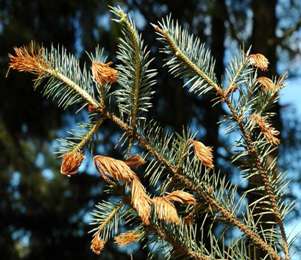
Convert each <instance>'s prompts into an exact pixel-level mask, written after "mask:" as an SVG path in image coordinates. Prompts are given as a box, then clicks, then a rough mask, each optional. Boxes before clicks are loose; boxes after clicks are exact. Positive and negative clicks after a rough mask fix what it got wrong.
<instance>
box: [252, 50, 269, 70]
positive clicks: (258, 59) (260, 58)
mask: <svg viewBox="0 0 301 260" xmlns="http://www.w3.org/2000/svg"><path fill="white" fill-rule="evenodd" d="M249 61H250V64H251V65H253V66H254V67H256V68H258V69H260V70H262V71H266V70H267V69H268V65H269V61H268V59H267V58H266V57H265V56H264V55H263V54H261V53H256V54H250V55H249Z"/></svg>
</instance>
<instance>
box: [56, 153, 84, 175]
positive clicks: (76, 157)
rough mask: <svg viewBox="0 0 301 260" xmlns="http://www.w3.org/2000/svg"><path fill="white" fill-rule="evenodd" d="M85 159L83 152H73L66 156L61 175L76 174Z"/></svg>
mask: <svg viewBox="0 0 301 260" xmlns="http://www.w3.org/2000/svg"><path fill="white" fill-rule="evenodd" d="M83 159H84V156H83V154H82V153H81V152H77V151H73V152H69V153H66V154H64V156H63V161H62V164H61V174H63V175H74V174H76V173H77V171H78V168H79V166H80V165H81V163H82V161H83Z"/></svg>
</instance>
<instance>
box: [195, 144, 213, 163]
mask: <svg viewBox="0 0 301 260" xmlns="http://www.w3.org/2000/svg"><path fill="white" fill-rule="evenodd" d="M191 142H192V144H193V147H194V153H195V155H196V156H197V157H198V159H199V160H200V161H201V162H202V164H203V165H205V167H208V168H213V167H214V165H213V155H212V148H211V147H208V146H206V145H204V144H203V143H201V142H198V141H195V140H191Z"/></svg>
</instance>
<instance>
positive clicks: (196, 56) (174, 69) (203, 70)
mask: <svg viewBox="0 0 301 260" xmlns="http://www.w3.org/2000/svg"><path fill="white" fill-rule="evenodd" d="M153 27H154V29H155V31H156V32H157V33H158V35H159V36H160V38H159V40H160V41H162V42H163V43H164V47H163V50H162V52H164V53H166V54H167V55H168V56H169V60H168V61H167V63H166V65H167V66H168V67H169V71H170V72H171V73H172V74H174V75H176V76H181V77H183V78H184V79H185V78H188V81H187V82H186V84H185V85H189V84H190V85H191V87H190V91H191V92H195V93H197V94H199V95H201V94H203V93H206V92H208V91H209V90H211V89H214V90H215V91H216V92H217V93H219V94H220V95H221V96H222V94H223V92H222V89H221V88H220V86H219V85H218V83H217V82H216V76H215V74H214V64H215V62H214V60H213V59H212V58H211V54H210V52H209V50H208V49H206V48H205V46H204V45H203V44H201V43H200V40H199V39H198V38H196V37H193V36H190V35H189V34H188V32H187V31H186V30H183V29H181V27H180V26H179V24H178V22H174V21H173V20H171V17H167V19H166V20H163V21H162V22H161V23H159V26H158V25H154V24H153ZM191 71H192V72H193V73H191ZM195 74H196V75H197V76H195Z"/></svg>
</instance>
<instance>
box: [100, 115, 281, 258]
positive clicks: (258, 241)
mask: <svg viewBox="0 0 301 260" xmlns="http://www.w3.org/2000/svg"><path fill="white" fill-rule="evenodd" d="M104 116H105V117H106V118H108V119H110V120H111V121H112V122H113V123H115V124H116V125H117V126H118V127H119V128H121V129H122V130H123V131H125V132H126V133H127V135H129V136H132V137H133V138H135V139H136V140H137V141H138V143H139V145H140V146H141V147H143V148H144V149H145V150H147V151H148V152H149V153H150V154H151V155H153V156H154V157H155V158H156V159H157V160H158V161H160V162H161V163H162V164H163V165H164V166H165V167H166V169H168V170H169V172H170V173H171V174H172V175H173V176H174V178H175V179H176V180H178V181H179V182H181V183H182V185H183V186H184V187H186V188H187V189H189V190H191V191H193V192H195V193H196V194H197V195H198V196H199V197H202V198H203V199H204V200H205V201H207V202H208V204H209V205H211V206H212V207H213V208H215V209H217V210H218V211H219V212H220V213H221V214H222V216H223V217H224V219H225V220H226V221H227V222H228V223H230V224H232V225H234V226H236V227H238V228H239V229H240V230H241V231H242V232H243V233H244V234H245V235H246V236H248V237H249V238H250V239H251V240H252V241H253V243H254V244H255V245H257V246H258V247H260V248H261V249H262V250H264V251H265V252H267V253H268V254H269V255H271V256H272V257H273V259H277V260H280V257H279V256H278V255H277V253H276V252H275V250H274V249H273V248H272V247H271V246H270V245H268V244H267V243H266V242H265V241H264V240H263V239H262V238H261V237H260V236H259V235H257V234H256V233H255V232H254V231H252V230H251V229H250V228H249V227H248V226H246V225H245V224H243V223H242V222H241V221H240V220H238V219H237V218H236V217H235V216H234V215H233V213H232V212H230V211H229V210H227V209H225V208H224V207H223V206H221V205H220V204H219V203H218V202H217V201H216V200H214V198H212V196H210V195H209V194H208V193H206V192H205V191H206V189H204V188H203V187H196V185H195V184H194V183H193V182H192V181H191V180H190V179H189V178H187V177H186V176H184V175H182V174H181V169H180V168H176V167H174V166H173V165H171V164H170V163H169V162H168V161H167V160H166V159H165V158H164V157H163V156H162V155H161V154H160V153H159V152H158V151H156V150H155V149H154V148H153V147H152V146H151V145H150V144H149V143H148V142H147V141H146V140H145V139H144V138H143V137H142V136H140V135H139V134H138V133H137V132H133V130H132V129H131V127H130V126H129V125H127V124H126V123H125V122H123V121H122V120H121V119H120V118H118V117H117V116H115V115H113V114H111V113H109V112H106V113H105V114H104ZM209 190H210V189H209ZM211 190H212V188H211Z"/></svg>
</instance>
